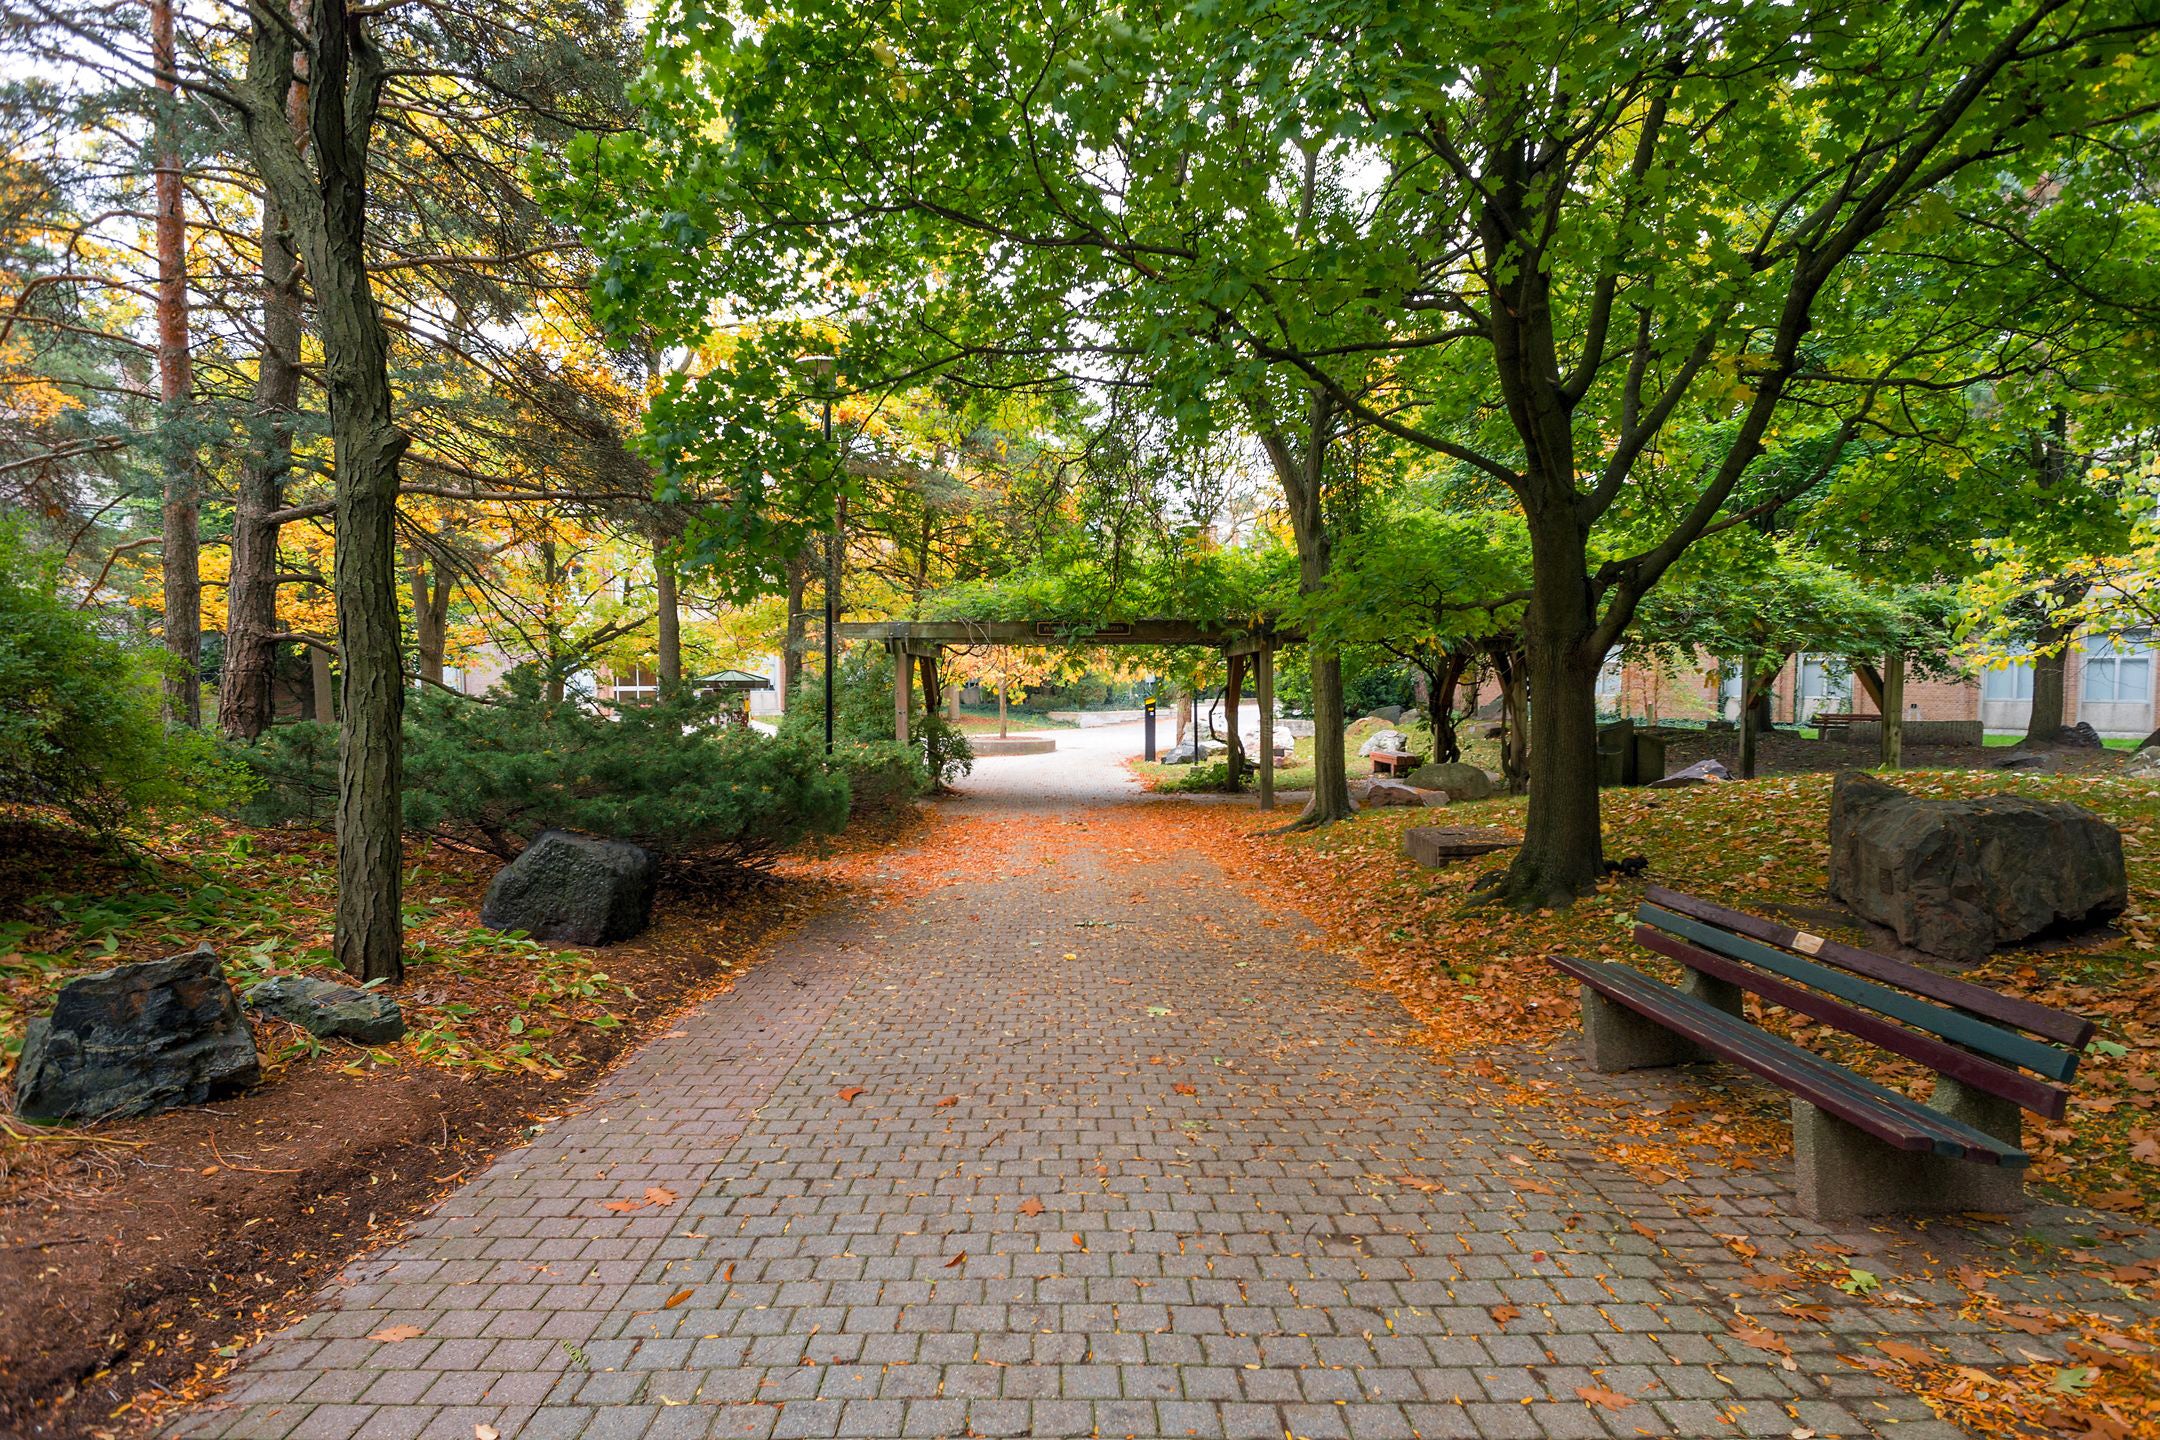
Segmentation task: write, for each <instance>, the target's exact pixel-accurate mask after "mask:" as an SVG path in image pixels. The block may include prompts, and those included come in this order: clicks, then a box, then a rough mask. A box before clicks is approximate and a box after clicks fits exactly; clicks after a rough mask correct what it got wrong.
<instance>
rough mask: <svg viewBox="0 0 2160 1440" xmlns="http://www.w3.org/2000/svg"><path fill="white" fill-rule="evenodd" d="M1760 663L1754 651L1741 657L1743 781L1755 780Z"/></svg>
mask: <svg viewBox="0 0 2160 1440" xmlns="http://www.w3.org/2000/svg"><path fill="white" fill-rule="evenodd" d="M1758 663H1759V662H1758V661H1757V660H1756V658H1755V653H1754V652H1753V651H1749V652H1748V653H1747V654H1745V655H1743V656H1741V657H1740V778H1741V779H1743V780H1752V779H1754V778H1755V737H1756V734H1757V733H1758V732H1759V731H1760V729H1761V728H1762V727H1761V723H1760V712H1759V711H1758V710H1757V708H1756V694H1755V685H1756V679H1755V671H1756V667H1757V665H1758Z"/></svg>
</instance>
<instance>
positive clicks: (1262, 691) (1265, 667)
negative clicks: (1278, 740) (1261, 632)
mask: <svg viewBox="0 0 2160 1440" xmlns="http://www.w3.org/2000/svg"><path fill="white" fill-rule="evenodd" d="M1253 690H1254V696H1253V698H1254V699H1255V700H1257V701H1259V703H1260V808H1261V809H1262V810H1272V809H1274V808H1275V652H1274V650H1272V649H1271V648H1269V647H1268V646H1267V645H1264V644H1263V645H1262V646H1261V647H1260V649H1259V652H1258V653H1257V654H1256V655H1254V657H1253Z"/></svg>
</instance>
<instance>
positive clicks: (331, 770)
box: [237, 671, 848, 866]
mask: <svg viewBox="0 0 2160 1440" xmlns="http://www.w3.org/2000/svg"><path fill="white" fill-rule="evenodd" d="M721 703H723V702H721V701H719V700H717V699H714V698H710V697H705V696H697V695H689V694H683V695H677V696H672V697H664V698H662V699H660V700H658V701H655V702H653V703H651V704H648V705H625V706H621V707H619V708H618V710H617V713H616V714H615V715H614V716H613V717H610V716H607V715H603V714H600V713H598V712H596V711H594V710H591V709H588V708H587V707H585V706H584V705H581V704H579V703H578V702H576V701H574V700H563V701H551V700H548V699H546V698H545V697H544V696H543V695H542V694H541V690H540V684H539V681H538V679H537V677H536V676H535V675H533V674H532V673H530V672H524V671H521V672H515V673H513V675H512V676H511V678H510V680H509V681H508V683H507V685H506V688H505V689H503V690H499V691H497V692H495V694H493V695H492V696H490V697H489V698H488V699H486V700H472V699H469V698H467V697H464V696H460V695H454V694H450V693H448V692H444V691H421V692H417V693H415V694H414V695H413V696H412V697H411V698H410V700H409V702H408V704H407V706H406V711H405V827H406V829H407V830H408V831H410V832H413V833H417V834H424V835H430V836H433V837H435V838H437V839H440V840H444V841H447V842H449V843H451V844H455V845H462V846H466V847H469V848H472V849H477V850H484V851H486V852H488V853H490V854H494V855H500V856H503V857H504V858H509V857H511V856H514V855H516V854H517V853H518V852H519V851H520V850H522V849H523V848H524V846H525V843H526V842H527V841H529V840H530V839H532V837H533V836H535V835H537V834H538V833H539V832H540V831H542V830H545V829H549V828H551V827H561V828H564V829H570V830H582V831H586V832H589V833H591V834H595V835H605V836H608V837H610V838H612V839H618V840H628V841H631V842H633V843H635V844H638V845H642V846H644V847H646V848H647V849H649V850H651V851H653V852H654V853H655V854H657V855H659V856H660V857H661V858H662V859H663V860H669V861H695V862H697V863H699V864H728V865H745V866H755V865H761V864H764V863H767V862H769V861H770V860H771V859H772V857H773V856H774V855H776V854H777V853H778V852H780V851H782V850H784V849H786V848H787V847H789V846H791V845H794V844H796V843H798V842H800V841H801V840H803V839H805V838H807V837H808V836H811V835H819V834H831V833H833V832H835V831H837V830H839V828H840V827H841V825H842V824H843V823H844V822H845V821H846V818H847V814H848V783H847V777H846V775H845V774H844V773H842V772H840V771H838V770H835V769H831V768H828V767H827V766H826V765H825V764H824V762H823V758H822V757H821V756H820V755H819V754H818V753H817V752H816V750H815V749H813V748H812V747H810V746H808V745H806V744H804V743H802V742H801V741H800V740H799V739H794V738H783V739H778V740H775V739H772V738H769V737H767V736H764V735H761V734H759V733H758V732H757V731H754V730H750V729H746V728H742V727H738V726H732V725H725V724H716V723H715V720H714V717H715V714H716V712H717V710H718V708H719V706H720V704H721ZM237 748H238V753H239V754H240V755H241V756H242V757H243V758H245V759H246V761H247V762H248V764H249V765H250V766H251V767H252V768H253V769H254V770H255V772H256V773H257V774H258V775H259V776H260V777H261V778H262V781H263V783H264V789H263V793H262V795H261V797H260V798H259V799H258V800H257V801H256V802H255V804H254V805H253V806H252V807H251V809H250V811H249V812H248V813H247V815H246V816H245V817H244V818H249V819H252V820H255V821H257V822H263V821H272V820H293V819H299V820H309V821H313V822H316V823H325V822H326V821H327V819H328V817H329V814H330V812H331V809H332V807H333V806H334V803H335V776H336V768H335V757H336V737H335V734H334V733H333V732H331V731H330V729H329V727H327V726H323V725H317V724H312V723H303V724H297V725H286V726H280V727H278V728H277V729H276V730H273V731H272V732H271V733H270V734H269V735H267V736H265V737H264V738H263V739H262V740H261V741H259V742H257V743H256V744H255V745H252V746H246V747H237Z"/></svg>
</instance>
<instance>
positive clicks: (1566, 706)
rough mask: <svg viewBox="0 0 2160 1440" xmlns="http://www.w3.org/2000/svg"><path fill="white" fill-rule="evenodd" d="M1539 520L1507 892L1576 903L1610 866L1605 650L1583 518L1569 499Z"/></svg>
mask: <svg viewBox="0 0 2160 1440" xmlns="http://www.w3.org/2000/svg"><path fill="white" fill-rule="evenodd" d="M1529 519H1530V542H1531V596H1530V607H1529V612H1528V614H1527V616H1526V617H1525V619H1526V625H1527V629H1528V633H1529V642H1530V644H1529V650H1530V655H1529V662H1530V663H1529V670H1530V674H1529V681H1530V706H1529V709H1530V714H1529V741H1530V756H1529V762H1530V763H1529V775H1530V805H1529V813H1528V815H1527V817H1526V819H1525V823H1524V827H1523V843H1522V846H1521V848H1520V849H1518V850H1517V851H1516V852H1515V859H1514V862H1513V863H1512V864H1511V865H1510V866H1509V867H1508V872H1507V877H1506V878H1505V879H1504V880H1503V881H1502V882H1501V885H1500V893H1501V895H1502V896H1503V897H1504V898H1506V899H1508V900H1510V901H1512V902H1514V903H1516V904H1521V905H1541V906H1542V905H1566V904H1569V903H1571V902H1572V901H1574V900H1575V898H1576V897H1578V896H1581V895H1587V894H1589V893H1590V892H1591V891H1593V890H1595V889H1596V888H1597V884H1598V882H1599V881H1600V880H1601V879H1603V878H1604V874H1605V848H1604V838H1603V834H1602V832H1601V830H1600V827H1599V820H1598V772H1597V672H1598V669H1599V667H1600V665H1601V664H1602V662H1603V659H1604V657H1603V656H1602V655H1600V656H1592V655H1591V654H1590V640H1591V635H1592V632H1593V631H1595V630H1596V628H1597V612H1596V607H1595V605H1594V604H1593V602H1592V599H1591V593H1590V584H1589V580H1588V578H1587V576H1588V570H1589V567H1588V550H1587V545H1586V542H1585V536H1584V533H1583V528H1582V525H1581V523H1580V522H1579V521H1578V520H1577V519H1576V517H1575V515H1574V513H1573V511H1572V509H1571V508H1570V507H1566V506H1558V507H1554V509H1552V510H1551V511H1548V512H1545V513H1537V512H1533V513H1532V514H1531V515H1530V517H1529Z"/></svg>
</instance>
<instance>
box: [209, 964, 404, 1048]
mask: <svg viewBox="0 0 2160 1440" xmlns="http://www.w3.org/2000/svg"><path fill="white" fill-rule="evenodd" d="M243 998H245V1000H246V1001H247V1005H248V1008H249V1009H251V1010H260V1011H262V1012H263V1013H264V1014H265V1015H274V1016H276V1017H277V1018H278V1019H280V1020H290V1021H292V1022H293V1024H295V1025H298V1026H300V1027H301V1028H302V1029H304V1030H306V1031H307V1032H308V1034H310V1035H313V1036H316V1037H318V1038H320V1039H326V1040H327V1039H331V1038H333V1037H335V1038H338V1039H344V1040H352V1041H356V1042H358V1043H359V1044H362V1045H387V1044H389V1043H390V1042H391V1041H393V1040H397V1039H401V1038H402V1037H403V1036H404V1034H405V1016H404V1013H403V1012H402V1011H400V1010H399V1009H398V1002H397V1001H395V1000H393V999H392V998H390V997H389V996H388V995H384V994H380V993H379V992H377V991H374V990H363V989H361V988H360V987H359V986H357V985H339V984H335V983H333V982H331V981H328V980H316V979H313V978H312V977H310V976H306V975H273V976H271V977H270V978H269V979H268V980H264V981H261V982H259V983H257V984H254V985H250V986H248V988H247V994H246V996H245V997H243Z"/></svg>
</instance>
